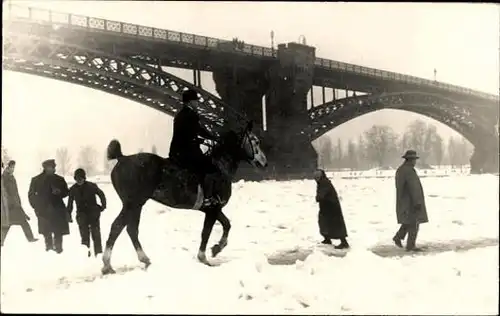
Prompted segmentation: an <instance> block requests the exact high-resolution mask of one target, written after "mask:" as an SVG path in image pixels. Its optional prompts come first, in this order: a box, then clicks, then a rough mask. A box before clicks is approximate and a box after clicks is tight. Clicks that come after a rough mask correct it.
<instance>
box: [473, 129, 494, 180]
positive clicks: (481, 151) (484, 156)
mask: <svg viewBox="0 0 500 316" xmlns="http://www.w3.org/2000/svg"><path fill="white" fill-rule="evenodd" d="M498 141H499V139H498V136H497V137H492V136H490V137H485V138H483V141H482V142H481V143H476V144H473V145H474V152H473V153H472V156H471V158H470V172H471V173H472V174H481V173H498V172H499V156H500V151H499V144H498Z"/></svg>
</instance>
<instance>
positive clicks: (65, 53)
mask: <svg viewBox="0 0 500 316" xmlns="http://www.w3.org/2000/svg"><path fill="white" fill-rule="evenodd" d="M3 40H4V43H3V56H2V67H3V69H5V70H11V71H15V72H21V73H27V74H32V75H37V76H41V77H46V78H51V79H56V80H61V81H65V82H70V83H74V84H78V85H82V86H86V87H89V88H92V89H97V90H101V91H104V92H108V93H111V94H114V95H117V96H120V97H123V98H126V99H129V100H132V101H136V102H139V103H141V104H144V105H146V106H149V107H152V108H154V109H156V110H159V111H161V112H163V113H166V114H168V115H171V116H173V115H175V114H176V113H177V112H178V111H179V110H180V108H181V106H182V103H181V93H182V91H184V90H186V89H193V90H195V91H196V92H197V93H198V97H199V101H200V107H198V108H197V111H198V113H199V114H200V116H201V119H202V122H203V124H204V125H205V126H206V127H207V129H208V130H209V131H211V132H212V133H213V134H214V135H220V133H221V132H222V131H223V130H225V129H227V128H233V129H241V128H244V126H245V124H246V123H247V122H248V119H247V118H246V116H245V114H244V113H238V112H236V111H234V110H233V109H232V108H231V107H230V106H228V105H227V104H226V103H224V102H223V101H222V100H221V99H219V98H218V97H216V96H214V95H213V94H211V93H209V92H207V91H205V90H203V89H201V88H199V87H197V86H195V85H193V84H191V83H189V82H187V81H185V80H183V79H181V78H179V77H176V76H174V75H172V74H170V73H168V72H165V71H163V70H162V69H161V68H159V67H157V66H155V65H147V64H144V63H143V62H141V61H137V60H133V59H127V58H122V57H116V56H111V55H109V54H107V53H104V52H100V51H97V50H93V49H89V48H86V47H82V46H79V45H76V44H73V43H67V42H64V41H62V40H60V39H57V38H50V37H47V36H44V35H42V34H36V33H34V32H31V33H26V32H22V31H16V30H15V29H9V28H5V27H4V38H3Z"/></svg>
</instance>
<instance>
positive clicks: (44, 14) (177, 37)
mask: <svg viewBox="0 0 500 316" xmlns="http://www.w3.org/2000/svg"><path fill="white" fill-rule="evenodd" d="M3 19H7V20H22V21H29V22H31V23H41V24H49V25H51V26H52V28H53V29H54V30H56V29H57V28H60V27H61V26H65V29H68V28H71V30H72V31H74V32H82V31H83V32H89V33H90V34H92V33H94V34H95V33H96V32H98V33H100V34H101V35H107V36H108V37H110V38H115V39H116V38H117V37H119V38H120V41H116V40H115V41H113V42H114V45H113V48H112V49H114V50H115V51H116V50H118V51H116V53H122V54H127V55H129V57H134V56H135V57H134V58H147V57H145V55H146V53H147V52H145V51H137V49H138V47H140V48H141V49H143V48H144V47H143V46H142V45H137V42H135V47H136V50H135V51H134V50H132V51H130V45H128V46H127V48H126V49H125V47H126V46H125V45H123V43H126V42H127V39H129V40H131V39H134V41H137V39H138V38H140V39H141V41H143V42H149V43H150V44H149V47H150V50H151V51H154V52H156V53H157V52H158V51H162V52H165V50H158V47H161V46H168V47H169V50H168V51H169V54H170V56H160V57H161V59H162V62H163V63H164V65H165V66H173V67H181V68H194V67H200V69H202V70H211V67H212V66H213V64H214V63H215V59H216V58H215V57H214V55H215V54H216V55H219V54H232V55H235V54H237V55H240V56H241V57H253V58H251V59H250V60H248V58H247V59H246V60H247V61H246V62H247V63H254V62H255V60H259V61H260V62H266V61H272V60H274V59H276V58H277V54H276V51H274V50H273V49H271V48H268V47H262V46H257V45H251V44H243V45H242V46H241V47H236V46H235V45H228V44H229V43H231V42H230V41H227V40H222V39H217V38H212V37H206V36H200V35H195V34H189V33H182V32H177V31H171V30H164V29H158V28H153V27H148V26H143V25H136V24H130V23H124V22H119V21H111V20H106V19H101V18H95V17H88V16H82V15H76V14H70V13H60V12H54V11H50V10H45V9H39V8H31V7H23V6H15V5H9V6H8V7H7V12H4V15H3ZM80 38H81V37H80ZM120 43H122V45H121V46H120ZM174 47H177V48H174ZM127 49H128V51H127ZM189 50H191V51H203V52H206V54H205V55H204V58H201V61H200V58H199V57H200V54H196V56H197V61H195V60H194V59H195V58H194V56H193V53H186V52H187V51H189ZM125 52H126V53H125ZM182 56H184V57H182ZM190 56H191V58H190ZM242 62H243V59H242ZM195 63H196V64H195ZM346 80H347V85H348V88H349V89H352V90H357V91H363V92H375V91H381V90H384V89H383V87H387V86H389V87H390V91H395V90H396V91H398V90H405V89H406V90H407V89H408V88H409V87H413V89H419V90H427V91H430V92H437V91H440V92H441V93H443V92H446V93H450V94H456V95H461V96H464V97H469V98H474V99H483V100H488V101H498V100H499V97H498V96H497V95H493V94H488V93H484V92H481V91H476V90H472V89H469V88H465V87H460V86H456V85H451V84H447V83H444V82H438V81H433V80H428V79H423V78H418V77H415V76H410V75H405V74H399V73H395V72H391V71H385V70H380V69H375V68H370V67H363V66H358V65H354V64H349V63H344V62H340V61H335V60H329V59H325V58H316V60H315V78H314V84H316V85H322V86H327V87H332V88H345V85H346ZM340 81H343V82H342V83H340ZM386 90H387V89H386Z"/></svg>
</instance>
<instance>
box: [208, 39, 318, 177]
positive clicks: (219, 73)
mask: <svg viewBox="0 0 500 316" xmlns="http://www.w3.org/2000/svg"><path fill="white" fill-rule="evenodd" d="M315 50H316V49H315V48H314V47H311V46H307V45H304V44H299V43H288V44H280V45H278V51H277V59H278V62H276V63H273V64H271V65H270V67H267V68H262V69H255V68H252V69H250V68H249V67H246V66H245V65H244V64H241V63H238V64H236V63H235V64H232V65H230V66H228V65H227V64H225V65H224V66H221V67H219V68H217V69H215V70H214V72H213V78H214V81H215V84H216V89H217V92H218V93H219V95H220V96H221V98H222V99H223V100H224V101H225V102H226V103H228V104H231V106H232V107H233V108H236V109H237V110H238V111H240V112H243V113H246V114H247V116H248V117H249V118H250V119H252V120H253V121H254V122H255V123H257V124H256V125H257V126H260V127H263V126H264V122H263V120H262V117H263V115H262V99H263V97H264V98H265V104H266V106H265V112H266V113H265V117H266V124H265V125H266V130H265V131H261V133H260V135H259V136H260V137H261V139H262V143H263V148H264V150H265V151H266V154H267V156H268V159H269V170H270V172H271V173H272V174H273V176H278V177H279V175H284V174H287V175H290V174H303V173H304V172H312V171H313V170H314V169H315V168H316V166H317V154H316V151H315V150H314V148H313V146H312V144H311V142H310V139H309V138H308V136H307V135H306V134H304V133H301V130H302V128H303V127H304V126H307V125H308V124H309V122H308V120H309V116H308V109H307V94H308V92H309V90H311V88H312V85H313V74H314V60H315V57H316V56H315ZM253 172H254V171H252V170H251V169H250V168H245V167H243V169H242V175H243V174H244V175H245V176H246V177H251V176H252V173H253Z"/></svg>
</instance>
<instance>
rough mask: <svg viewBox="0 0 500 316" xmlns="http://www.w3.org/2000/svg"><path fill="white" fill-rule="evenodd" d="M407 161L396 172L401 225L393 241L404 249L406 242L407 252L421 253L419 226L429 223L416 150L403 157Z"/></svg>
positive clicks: (397, 208) (398, 210)
mask: <svg viewBox="0 0 500 316" xmlns="http://www.w3.org/2000/svg"><path fill="white" fill-rule="evenodd" d="M402 158H403V159H404V160H405V161H404V162H403V164H402V165H401V166H400V167H399V168H398V170H397V171H396V216H397V220H398V224H401V227H400V228H399V230H398V232H397V233H396V235H395V236H394V237H393V239H392V240H393V241H394V243H395V244H396V246H398V247H400V248H402V247H403V245H402V243H401V241H402V240H403V239H404V238H405V237H406V235H408V239H407V240H406V250H407V251H421V249H420V248H417V247H416V240H417V234H418V230H419V225H420V224H422V223H427V222H428V221H429V220H428V218H427V209H426V208H425V197H424V190H423V188H422V184H421V183H420V178H419V177H418V175H417V172H416V171H415V164H416V162H417V159H418V158H419V157H418V155H417V152H416V151H415V150H408V151H406V153H405V154H404V155H403V157H402Z"/></svg>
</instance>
